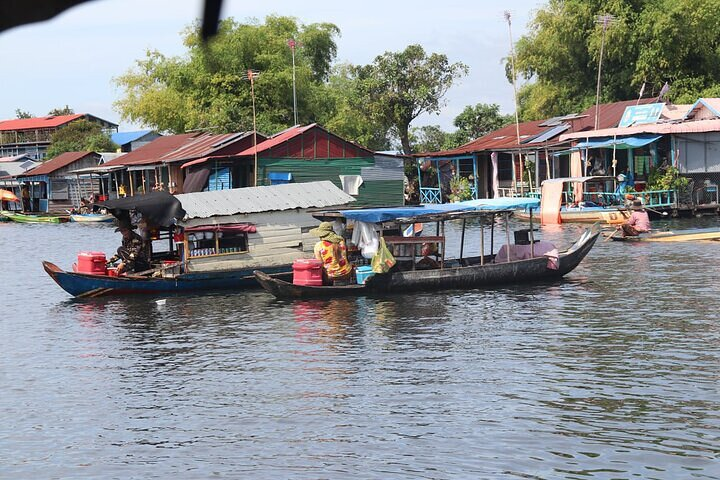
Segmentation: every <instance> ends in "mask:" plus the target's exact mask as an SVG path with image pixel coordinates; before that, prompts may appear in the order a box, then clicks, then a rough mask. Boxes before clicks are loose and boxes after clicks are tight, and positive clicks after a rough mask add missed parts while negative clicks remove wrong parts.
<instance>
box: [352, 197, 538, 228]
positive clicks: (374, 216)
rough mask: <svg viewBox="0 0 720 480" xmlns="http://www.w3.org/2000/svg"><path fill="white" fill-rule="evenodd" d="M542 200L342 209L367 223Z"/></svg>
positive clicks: (496, 210) (492, 209) (490, 210)
mask: <svg viewBox="0 0 720 480" xmlns="http://www.w3.org/2000/svg"><path fill="white" fill-rule="evenodd" d="M539 206H540V200H538V199H536V198H525V197H506V198H485V199H479V200H468V201H465V202H457V203H442V204H427V205H419V206H417V207H391V208H363V209H357V210H340V211H338V213H340V214H341V215H342V216H343V217H345V218H347V219H349V220H356V221H360V222H367V223H381V222H392V221H395V220H398V219H410V218H417V217H428V216H433V215H435V216H437V215H447V216H448V217H450V216H453V215H454V214H462V213H471V212H476V213H500V212H509V211H512V210H518V209H521V208H537V207H539Z"/></svg>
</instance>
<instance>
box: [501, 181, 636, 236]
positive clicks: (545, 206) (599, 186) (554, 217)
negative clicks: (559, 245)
mask: <svg viewBox="0 0 720 480" xmlns="http://www.w3.org/2000/svg"><path fill="white" fill-rule="evenodd" d="M612 181H613V177H608V176H588V177H562V178H552V179H549V180H545V181H543V182H542V185H541V193H540V198H541V201H542V203H541V206H540V217H541V220H542V223H543V224H545V223H596V222H600V223H605V224H609V225H618V224H621V223H623V222H625V220H627V219H628V218H629V217H630V212H628V210H627V208H625V206H624V205H622V204H621V205H615V204H612V203H613V202H618V196H617V194H615V193H608V192H605V191H603V189H604V186H605V184H606V183H609V182H612ZM570 186H572V188H573V190H574V191H573V192H572V193H570V192H568V191H564V188H566V187H567V188H569V187H570ZM571 196H572V197H575V198H574V200H575V201H571ZM600 204H604V205H600ZM515 217H516V218H518V219H521V220H528V219H529V218H530V212H529V211H528V210H527V209H525V210H518V211H517V212H515Z"/></svg>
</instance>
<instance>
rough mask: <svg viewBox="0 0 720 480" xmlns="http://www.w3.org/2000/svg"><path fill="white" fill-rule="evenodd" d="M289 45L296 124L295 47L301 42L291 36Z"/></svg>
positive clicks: (296, 120) (296, 122) (296, 121)
mask: <svg viewBox="0 0 720 480" xmlns="http://www.w3.org/2000/svg"><path fill="white" fill-rule="evenodd" d="M288 46H289V47H290V51H291V52H292V73H293V75H292V77H293V112H294V113H295V125H297V124H298V114H297V92H296V90H295V47H297V46H299V43H298V42H296V41H295V39H294V38H291V39H290V40H288Z"/></svg>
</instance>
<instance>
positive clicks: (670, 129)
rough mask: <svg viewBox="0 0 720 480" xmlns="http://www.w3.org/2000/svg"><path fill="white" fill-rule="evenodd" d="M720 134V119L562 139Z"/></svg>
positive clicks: (565, 136) (579, 133)
mask: <svg viewBox="0 0 720 480" xmlns="http://www.w3.org/2000/svg"><path fill="white" fill-rule="evenodd" d="M706 132H720V119H714V120H698V121H695V122H683V123H648V124H645V125H636V126H633V127H626V128H606V129H603V130H594V131H590V132H577V133H568V134H565V135H562V136H561V137H560V140H561V141H567V140H576V139H582V138H596V137H612V136H615V135H617V136H618V137H619V136H625V135H636V134H638V133H655V134H659V135H667V134H678V133H706Z"/></svg>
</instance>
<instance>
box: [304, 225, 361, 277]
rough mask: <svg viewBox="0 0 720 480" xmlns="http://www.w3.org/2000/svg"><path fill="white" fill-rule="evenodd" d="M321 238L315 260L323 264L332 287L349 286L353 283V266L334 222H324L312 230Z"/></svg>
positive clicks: (311, 231) (316, 245) (312, 232)
mask: <svg viewBox="0 0 720 480" xmlns="http://www.w3.org/2000/svg"><path fill="white" fill-rule="evenodd" d="M310 233H311V234H312V235H315V236H316V237H319V238H320V241H319V242H317V243H316V244H315V249H314V252H315V258H317V259H318V260H320V261H321V262H322V264H323V271H324V272H325V275H326V277H327V279H328V282H329V283H330V284H331V285H348V284H349V283H351V281H352V278H353V277H352V264H351V263H350V262H348V259H347V247H346V246H345V240H344V239H343V237H341V236H340V235H338V234H337V233H335V231H334V230H333V224H332V222H322V223H321V224H320V226H319V227H317V228H314V229H312V230H310Z"/></svg>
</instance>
